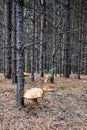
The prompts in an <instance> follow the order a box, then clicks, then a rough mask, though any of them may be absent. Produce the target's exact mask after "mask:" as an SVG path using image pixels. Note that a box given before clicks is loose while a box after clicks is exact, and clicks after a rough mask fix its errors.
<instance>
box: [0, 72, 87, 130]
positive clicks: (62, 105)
mask: <svg viewBox="0 0 87 130" xmlns="http://www.w3.org/2000/svg"><path fill="white" fill-rule="evenodd" d="M43 84H45V83H44V79H41V78H39V77H37V78H36V79H35V82H34V83H32V82H31V81H30V79H29V78H27V79H26V81H25V89H27V88H32V87H34V86H36V87H42V86H43ZM61 84H62V85H61ZM61 86H63V87H61ZM53 89H54V90H53V91H52V92H46V93H45V97H44V98H43V99H38V102H39V106H38V107H37V106H35V105H34V104H32V102H31V101H30V100H28V99H24V102H25V107H23V108H21V109H17V108H16V107H15V97H16V96H15V95H16V85H12V83H11V80H8V79H4V77H3V75H2V74H0V130H87V75H85V76H83V75H81V79H80V80H78V79H77V77H76V76H75V75H72V76H71V77H70V78H68V79H67V78H64V77H59V76H58V77H56V78H55V83H54V84H53Z"/></svg>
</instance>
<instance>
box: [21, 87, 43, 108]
mask: <svg viewBox="0 0 87 130" xmlns="http://www.w3.org/2000/svg"><path fill="white" fill-rule="evenodd" d="M23 96H24V98H27V99H31V100H32V102H33V104H35V105H36V106H38V101H37V99H38V98H43V97H44V91H43V90H42V89H41V88H36V87H35V88H31V89H27V90H25V91H24V95H23Z"/></svg>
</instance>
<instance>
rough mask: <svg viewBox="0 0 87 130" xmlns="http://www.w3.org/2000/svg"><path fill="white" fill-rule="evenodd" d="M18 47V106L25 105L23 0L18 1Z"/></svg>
mask: <svg viewBox="0 0 87 130" xmlns="http://www.w3.org/2000/svg"><path fill="white" fill-rule="evenodd" d="M16 42H17V44H16V48H17V91H16V93H17V95H16V105H17V107H20V106H23V105H24V99H23V92H24V75H23V67H24V64H23V48H22V47H23V0H20V1H19V0H17V1H16Z"/></svg>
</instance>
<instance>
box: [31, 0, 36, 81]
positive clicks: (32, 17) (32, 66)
mask: <svg viewBox="0 0 87 130" xmlns="http://www.w3.org/2000/svg"><path fill="white" fill-rule="evenodd" d="M31 22H32V23H31V26H32V45H31V80H32V82H34V58H35V57H34V44H35V0H33V1H32V16H31Z"/></svg>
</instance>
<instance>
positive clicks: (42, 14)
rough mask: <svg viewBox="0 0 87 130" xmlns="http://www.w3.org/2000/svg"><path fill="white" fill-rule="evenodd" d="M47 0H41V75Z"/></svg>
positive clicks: (41, 72) (41, 73) (41, 70)
mask: <svg viewBox="0 0 87 130" xmlns="http://www.w3.org/2000/svg"><path fill="white" fill-rule="evenodd" d="M44 22H45V0H41V21H40V23H41V29H40V64H39V70H40V76H41V77H43V76H44V73H43V46H44Z"/></svg>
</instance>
